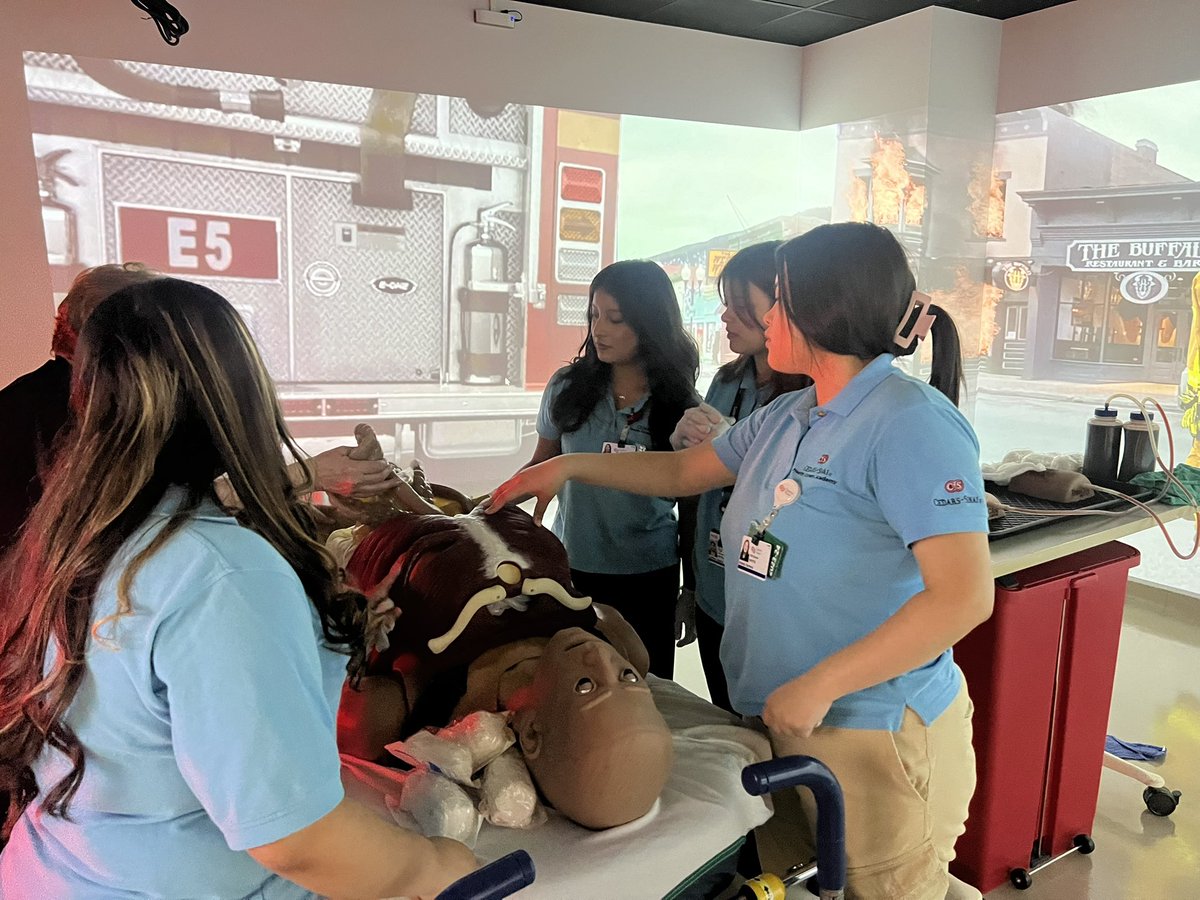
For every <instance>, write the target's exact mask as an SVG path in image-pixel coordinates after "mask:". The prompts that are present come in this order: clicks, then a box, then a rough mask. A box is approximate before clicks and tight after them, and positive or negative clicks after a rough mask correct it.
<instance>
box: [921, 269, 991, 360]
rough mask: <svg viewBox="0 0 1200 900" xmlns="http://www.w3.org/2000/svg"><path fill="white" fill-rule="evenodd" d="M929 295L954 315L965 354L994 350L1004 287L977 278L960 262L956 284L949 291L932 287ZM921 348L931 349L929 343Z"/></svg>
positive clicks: (984, 354)
mask: <svg viewBox="0 0 1200 900" xmlns="http://www.w3.org/2000/svg"><path fill="white" fill-rule="evenodd" d="M929 296H930V297H932V298H933V302H934V303H936V304H937V305H938V306H940V307H942V309H944V310H946V311H947V312H949V313H950V315H951V317H952V318H953V319H954V324H955V325H957V326H958V334H959V338H960V339H961V341H962V352H963V356H964V357H966V358H968V359H970V358H974V357H979V356H986V355H987V354H988V353H989V352H990V351H991V348H992V340H993V338H995V336H996V332H997V328H996V304H997V303H998V302H999V301H1000V299H1001V297H1003V296H1004V291H1002V290H1001V289H1000V288H998V287H994V286H993V285H991V284H988V283H986V282H983V281H976V280H975V279H973V278H972V277H971V276H970V274H968V272H967V268H966V267H965V266H958V267H957V268H955V270H954V287H953V288H951V289H950V290H948V291H930V292H929ZM921 352H922V353H923V354H925V353H928V352H929V349H928V346H924V347H922V350H921Z"/></svg>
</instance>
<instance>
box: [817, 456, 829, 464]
mask: <svg viewBox="0 0 1200 900" xmlns="http://www.w3.org/2000/svg"><path fill="white" fill-rule="evenodd" d="M827 462H829V454H828V453H822V454H821V457H820V458H819V459H818V460H817V465H819V466H823V465H825V463H827Z"/></svg>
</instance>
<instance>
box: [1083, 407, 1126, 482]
mask: <svg viewBox="0 0 1200 900" xmlns="http://www.w3.org/2000/svg"><path fill="white" fill-rule="evenodd" d="M1121 431H1122V429H1121V422H1120V420H1119V419H1118V418H1117V411H1116V410H1115V409H1109V408H1108V407H1107V406H1105V407H1103V408H1100V409H1097V410H1096V414H1095V415H1094V416H1093V417H1092V418H1090V419H1088V423H1087V442H1086V443H1085V444H1084V449H1083V477H1084V478H1086V479H1087V480H1088V481H1092V482H1095V481H1096V480H1097V479H1100V480H1102V481H1114V480H1115V479H1116V477H1117V463H1118V462H1119V461H1120V458H1121Z"/></svg>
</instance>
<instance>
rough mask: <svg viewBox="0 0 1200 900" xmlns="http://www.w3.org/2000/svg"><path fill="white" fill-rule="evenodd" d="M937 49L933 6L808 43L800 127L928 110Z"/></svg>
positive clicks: (803, 72) (802, 68) (803, 77)
mask: <svg viewBox="0 0 1200 900" xmlns="http://www.w3.org/2000/svg"><path fill="white" fill-rule="evenodd" d="M932 52H933V10H932V9H930V8H927V9H922V10H918V11H917V12H913V13H909V14H908V15H905V16H900V17H899V18H897V19H891V20H889V21H887V22H880V23H879V24H877V25H871V26H870V27H868V28H862V29H859V30H858V31H852V32H850V33H849V34H843V35H839V36H838V37H835V38H830V39H829V40H826V41H821V42H820V43H818V44H812V45H810V46H808V47H805V48H804V55H803V57H802V59H801V63H802V64H801V67H800V71H801V76H800V88H801V91H800V127H801V128H802V129H809V128H819V127H821V126H823V125H833V124H836V123H838V122H850V121H858V120H862V119H869V118H872V117H874V116H878V115H882V114H885V113H891V112H895V111H898V110H909V109H919V108H924V107H925V106H927V105H928V102H929V76H930V55H931V53H932Z"/></svg>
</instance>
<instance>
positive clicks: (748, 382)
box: [692, 360, 774, 622]
mask: <svg viewBox="0 0 1200 900" xmlns="http://www.w3.org/2000/svg"><path fill="white" fill-rule="evenodd" d="M755 377H756V376H755V367H754V361H753V360H751V361H750V364H749V365H747V366H746V368H745V371H743V372H742V377H741V378H740V379H738V380H737V381H723V380H722V379H721V378H720V377H719V376H718V377H717V378H714V379H713V380H712V384H711V385H709V388H708V394H707V395H706V396H705V397H704V402H705V403H707V404H709V405H710V406H712V407H713V408H715V409H717V410H718V411H720V412H722V413H724V414H725V415H727V416H732V415H733V413H734V411H735V409H736V411H737V415H736V416H735V418H736V419H737V421H739V422H740V421H741V420H742V419H744V418H746V417H747V416H749V415H750V413H752V412H754V410H756V409H758V408H759V407H760V406H762V404H763V402H764V401H765V400H766V398H767V397H768V396H770V393H771V391H772V390H773V388H774V386H773V385H772V384H770V383H768V384H766V385H765V386H763V387H759V386H758V384H757V382H756V380H755ZM729 491H730V489H729V488H720V489H718V490H715V491H709V492H708V493H705V494H701V495H700V500H699V502H698V505H697V509H696V539H695V540H694V541H693V542H692V569H693V570H694V571H695V573H696V603H697V604H699V606H700V608H701V609H703V610H704V612H705V613H707V614H708V616H709V617H710V618H711V619H713V621H715V622H723V621H724V620H725V569H724V568H723V567H722V566H719V565H717V564H716V563H714V562H713V561H712V560H711V559H709V554H708V545H709V534H710V533H711V532H713V531H717V532H719V531H720V530H721V505H722V503H724V502H725V501H726V500H727V499H728V497H729V496H730V494H729Z"/></svg>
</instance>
